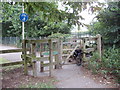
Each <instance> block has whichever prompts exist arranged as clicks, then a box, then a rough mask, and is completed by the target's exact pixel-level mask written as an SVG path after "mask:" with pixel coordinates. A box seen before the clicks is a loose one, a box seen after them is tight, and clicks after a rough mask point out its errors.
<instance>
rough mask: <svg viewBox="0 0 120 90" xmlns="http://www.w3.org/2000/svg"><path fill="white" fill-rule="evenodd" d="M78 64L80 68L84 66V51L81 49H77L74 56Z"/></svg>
mask: <svg viewBox="0 0 120 90" xmlns="http://www.w3.org/2000/svg"><path fill="white" fill-rule="evenodd" d="M73 57H74V60H75V61H76V64H77V65H78V66H80V65H81V64H82V57H83V51H82V50H81V49H76V50H75V52H74V54H73Z"/></svg>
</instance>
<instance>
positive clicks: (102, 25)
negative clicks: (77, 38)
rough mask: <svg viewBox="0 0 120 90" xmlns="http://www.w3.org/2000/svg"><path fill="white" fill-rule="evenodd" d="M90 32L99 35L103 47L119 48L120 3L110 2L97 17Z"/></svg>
mask: <svg viewBox="0 0 120 90" xmlns="http://www.w3.org/2000/svg"><path fill="white" fill-rule="evenodd" d="M96 18H97V20H98V21H97V22H94V23H93V24H92V25H91V27H90V30H91V32H93V33H94V34H101V35H102V37H103V41H104V44H105V45H109V46H113V45H116V46H118V47H120V23H119V20H120V2H110V3H108V7H107V8H105V9H103V10H102V11H101V12H100V13H99V14H98V15H97V16H96Z"/></svg>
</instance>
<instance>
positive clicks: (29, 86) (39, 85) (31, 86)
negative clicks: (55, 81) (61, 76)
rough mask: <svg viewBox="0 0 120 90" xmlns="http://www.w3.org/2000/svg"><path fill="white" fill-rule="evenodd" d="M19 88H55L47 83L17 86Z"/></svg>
mask: <svg viewBox="0 0 120 90" xmlns="http://www.w3.org/2000/svg"><path fill="white" fill-rule="evenodd" d="M19 88H55V87H54V86H53V85H52V84H51V83H50V82H49V83H36V84H28V85H21V86H19Z"/></svg>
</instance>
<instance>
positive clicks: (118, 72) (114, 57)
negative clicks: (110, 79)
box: [88, 47, 120, 83]
mask: <svg viewBox="0 0 120 90" xmlns="http://www.w3.org/2000/svg"><path fill="white" fill-rule="evenodd" d="M88 69H91V70H92V72H93V73H94V74H96V73H101V74H104V75H105V76H107V75H108V74H109V75H114V76H115V77H116V78H117V82H118V83H120V49H116V48H115V47H112V48H108V49H106V50H104V51H103V55H102V60H101V61H99V54H98V53H93V56H92V57H91V60H90V61H89V63H88Z"/></svg>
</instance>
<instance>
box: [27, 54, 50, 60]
mask: <svg viewBox="0 0 120 90" xmlns="http://www.w3.org/2000/svg"><path fill="white" fill-rule="evenodd" d="M26 57H28V58H31V59H34V60H37V61H49V57H34V56H29V55H26Z"/></svg>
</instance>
